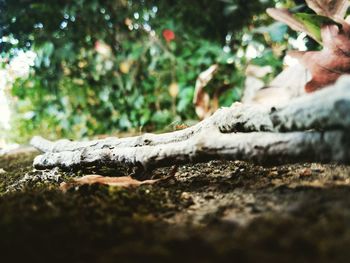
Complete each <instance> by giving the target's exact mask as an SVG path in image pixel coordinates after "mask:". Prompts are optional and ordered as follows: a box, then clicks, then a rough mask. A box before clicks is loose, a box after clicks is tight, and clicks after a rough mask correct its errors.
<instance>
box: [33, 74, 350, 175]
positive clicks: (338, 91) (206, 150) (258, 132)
mask: <svg viewBox="0 0 350 263" xmlns="http://www.w3.org/2000/svg"><path fill="white" fill-rule="evenodd" d="M307 130H313V131H312V132H308V131H307ZM348 130H350V78H344V79H341V80H340V81H338V83H337V84H336V85H335V86H333V87H329V88H325V89H323V90H321V91H318V92H314V93H312V94H308V95H305V96H303V97H300V98H297V99H295V100H293V101H291V102H290V104H288V105H287V106H284V107H281V108H267V107H262V106H257V105H244V104H240V103H235V104H233V106H231V107H229V108H222V109H220V110H218V111H217V112H216V113H215V114H214V115H213V116H211V117H210V118H208V119H206V120H204V121H202V122H200V123H198V124H196V125H194V126H192V127H189V128H187V129H184V130H180V131H175V132H171V133H165V134H144V135H141V136H135V137H130V138H107V139H103V140H95V141H87V142H71V141H68V140H60V141H57V142H49V141H47V140H45V139H42V138H41V137H35V138H33V140H32V142H31V143H32V145H33V146H35V147H37V148H38V149H40V150H42V151H43V152H45V154H43V155H41V156H38V157H37V158H36V159H35V161H34V166H35V167H36V168H48V167H54V166H60V167H64V168H71V167H80V166H90V165H95V164H100V165H108V166H115V167H118V166H139V167H143V168H145V169H147V168H150V167H155V166H164V165H171V164H176V163H185V162H190V161H202V160H206V159H210V158H226V159H241V160H253V161H257V162H275V163H276V162H285V161H293V160H304V161H340V162H348V161H349V152H348V147H347V146H348V144H349V136H347V134H348V132H347V131H348Z"/></svg>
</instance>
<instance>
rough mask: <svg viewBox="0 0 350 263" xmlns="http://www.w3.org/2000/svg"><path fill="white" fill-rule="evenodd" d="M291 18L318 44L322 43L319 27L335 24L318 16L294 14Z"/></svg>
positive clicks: (326, 18)
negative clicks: (302, 26)
mask: <svg viewBox="0 0 350 263" xmlns="http://www.w3.org/2000/svg"><path fill="white" fill-rule="evenodd" d="M293 16H294V17H295V18H296V19H297V20H298V21H299V22H301V23H302V24H303V25H304V26H305V27H306V28H307V30H308V31H309V32H310V33H311V34H312V36H313V38H314V39H315V40H316V41H317V42H319V43H322V37H321V27H322V26H323V25H325V24H335V22H334V21H333V20H332V19H330V18H328V17H325V16H320V15H313V14H306V13H296V14H294V15H293Z"/></svg>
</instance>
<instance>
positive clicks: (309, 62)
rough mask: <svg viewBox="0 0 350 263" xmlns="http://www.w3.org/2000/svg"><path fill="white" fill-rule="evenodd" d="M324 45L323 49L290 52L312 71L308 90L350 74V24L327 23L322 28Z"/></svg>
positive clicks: (306, 88)
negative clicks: (340, 25) (339, 25)
mask: <svg viewBox="0 0 350 263" xmlns="http://www.w3.org/2000/svg"><path fill="white" fill-rule="evenodd" d="M321 36H322V41H323V44H324V47H323V49H322V50H321V51H303V52H301V51H292V52H290V53H289V55H290V56H293V57H295V58H297V59H299V61H300V62H301V63H302V64H303V65H304V66H305V67H306V68H307V69H308V70H309V71H310V72H311V75H312V79H311V80H310V81H309V82H308V83H306V85H305V90H306V92H312V91H315V90H317V89H320V88H322V87H325V86H327V85H330V84H333V83H334V82H335V81H336V80H337V79H338V78H339V77H340V76H341V75H344V74H350V25H348V24H346V23H345V22H344V23H343V26H342V28H341V29H340V28H339V27H338V25H325V26H323V27H322V28H321Z"/></svg>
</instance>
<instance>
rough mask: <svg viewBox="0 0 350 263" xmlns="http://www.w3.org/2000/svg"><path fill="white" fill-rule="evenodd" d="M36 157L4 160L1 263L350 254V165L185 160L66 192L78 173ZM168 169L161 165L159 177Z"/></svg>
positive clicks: (335, 257) (343, 257)
mask: <svg viewBox="0 0 350 263" xmlns="http://www.w3.org/2000/svg"><path fill="white" fill-rule="evenodd" d="M35 154H36V153H27V154H26V153H22V154H18V155H10V156H3V157H0V168H2V169H3V170H4V172H1V173H0V257H1V262H15V261H21V262H33V261H36V262H38V261H45V262H67V261H69V262H181V261H182V262H257V261H259V262H265V261H273V262H347V261H348V258H349V257H350V251H349V247H350V167H349V166H343V165H332V164H330V165H320V164H295V165H285V166H278V167H262V166H258V165H253V164H250V163H247V162H239V161H236V162H229V161H211V162H208V163H203V164H191V165H185V166H180V167H178V171H177V172H176V174H175V176H174V177H171V178H168V179H166V180H163V181H160V182H159V183H156V184H155V185H143V186H141V187H138V188H128V189H121V188H113V187H107V186H97V185H94V186H82V187H79V188H77V189H71V190H70V191H68V192H67V193H62V192H61V191H60V190H59V188H58V186H59V183H60V182H61V181H65V180H69V177H70V176H79V175H81V172H79V173H78V174H77V173H63V172H58V173H60V174H59V175H60V176H58V177H55V178H56V179H55V180H53V179H50V178H51V177H43V176H42V175H43V174H45V172H44V173H42V172H39V171H33V169H32V166H31V165H32V159H33V158H34V156H35ZM171 171H172V168H164V169H158V170H156V171H154V172H153V176H154V177H158V178H159V177H166V176H167V175H169V173H171ZM26 174H27V175H26ZM25 175H26V176H25ZM111 175H113V174H111ZM43 178H46V179H43Z"/></svg>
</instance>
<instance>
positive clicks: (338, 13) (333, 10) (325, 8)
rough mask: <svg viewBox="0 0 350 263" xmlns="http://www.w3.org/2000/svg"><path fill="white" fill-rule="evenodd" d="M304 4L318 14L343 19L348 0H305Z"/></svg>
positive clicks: (348, 3)
mask: <svg viewBox="0 0 350 263" xmlns="http://www.w3.org/2000/svg"><path fill="white" fill-rule="evenodd" d="M306 4H307V5H308V6H309V7H310V8H311V9H312V10H314V11H315V12H316V14H318V15H322V16H326V17H330V18H333V19H338V18H340V19H343V18H344V17H345V14H346V11H347V10H348V8H349V6H350V2H349V0H306Z"/></svg>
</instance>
